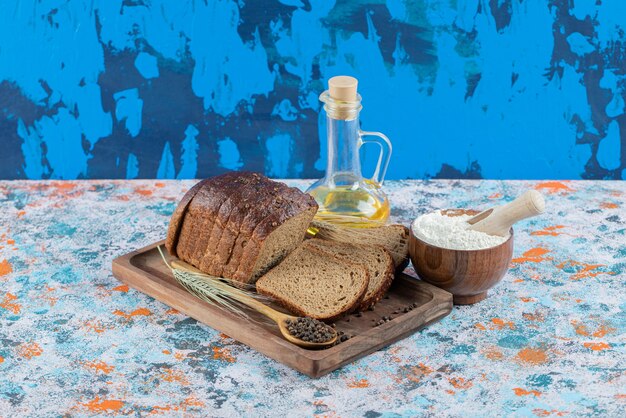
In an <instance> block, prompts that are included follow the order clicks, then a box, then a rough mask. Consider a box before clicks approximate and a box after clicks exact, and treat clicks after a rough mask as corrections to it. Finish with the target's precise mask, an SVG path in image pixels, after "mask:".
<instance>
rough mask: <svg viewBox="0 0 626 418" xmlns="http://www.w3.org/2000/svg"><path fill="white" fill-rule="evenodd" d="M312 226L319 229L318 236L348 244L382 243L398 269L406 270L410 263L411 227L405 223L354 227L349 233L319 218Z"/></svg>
mask: <svg viewBox="0 0 626 418" xmlns="http://www.w3.org/2000/svg"><path fill="white" fill-rule="evenodd" d="M312 226H314V227H315V228H317V229H318V230H319V232H318V234H317V235H316V237H317V238H321V239H327V240H331V241H338V242H346V243H348V244H354V243H358V244H369V245H382V246H383V247H385V249H386V250H387V251H389V254H391V257H392V258H393V262H394V264H395V266H396V271H402V270H404V268H405V267H406V266H407V265H408V264H409V229H408V228H407V227H406V226H404V225H399V224H393V225H386V226H381V227H374V228H362V229H354V230H353V231H349V233H346V231H345V228H342V227H337V226H334V225H332V224H328V223H326V222H320V221H317V220H314V221H313V222H312Z"/></svg>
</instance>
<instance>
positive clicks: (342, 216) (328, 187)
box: [307, 76, 391, 227]
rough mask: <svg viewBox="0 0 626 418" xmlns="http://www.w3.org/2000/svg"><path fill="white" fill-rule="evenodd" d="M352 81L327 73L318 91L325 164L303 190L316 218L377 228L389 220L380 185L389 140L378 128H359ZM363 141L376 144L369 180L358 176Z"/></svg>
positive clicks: (358, 107) (358, 103)
mask: <svg viewBox="0 0 626 418" xmlns="http://www.w3.org/2000/svg"><path fill="white" fill-rule="evenodd" d="M357 84H358V81H357V80H356V79H355V78H353V77H347V76H338V77H333V78H331V79H330V80H329V81H328V85H329V89H328V90H327V91H325V92H323V93H322V94H321V95H320V100H321V101H322V102H323V103H324V110H325V111H326V121H327V136H328V163H327V166H326V175H325V176H324V177H323V178H322V179H320V180H318V181H317V182H316V183H314V184H313V185H312V186H311V187H310V188H309V189H308V190H307V191H308V193H310V194H311V195H312V196H313V197H314V198H315V200H316V201H317V203H318V205H319V210H318V212H317V215H316V219H318V220H321V221H326V222H332V223H335V224H342V225H344V226H351V227H371V226H380V225H383V224H385V222H386V221H387V219H388V218H389V200H388V199H387V196H386V195H385V193H383V191H382V190H381V186H382V183H383V180H384V178H385V173H386V171H387V166H388V165H389V159H390V157H391V142H390V141H389V139H388V138H387V137H386V136H385V135H383V134H381V133H379V132H365V131H361V130H360V128H359V112H360V111H361V109H362V106H361V96H360V95H359V94H358V93H357ZM365 143H376V144H378V145H379V146H380V155H379V157H378V164H377V166H376V170H375V171H374V175H373V177H372V178H363V176H362V174H361V161H360V157H359V148H360V147H361V146H362V145H363V144H365Z"/></svg>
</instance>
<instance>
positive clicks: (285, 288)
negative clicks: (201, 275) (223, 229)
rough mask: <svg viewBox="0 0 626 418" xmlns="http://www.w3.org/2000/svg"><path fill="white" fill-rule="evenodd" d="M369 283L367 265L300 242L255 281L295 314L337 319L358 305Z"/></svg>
mask: <svg viewBox="0 0 626 418" xmlns="http://www.w3.org/2000/svg"><path fill="white" fill-rule="evenodd" d="M368 284H369V275H368V272H367V269H366V268H365V267H364V266H362V265H360V264H355V263H351V262H347V261H344V260H340V259H339V258H336V257H332V256H329V255H328V254H327V253H324V252H321V251H319V250H317V249H315V248H312V247H307V246H300V247H298V248H297V249H296V250H294V251H293V252H292V253H291V254H289V256H287V258H285V259H284V260H283V262H282V263H280V264H279V265H278V266H276V267H274V268H273V269H272V270H270V271H269V272H268V273H266V274H265V275H264V276H263V277H261V278H260V279H259V280H258V281H257V284H256V288H257V291H258V292H259V293H261V294H263V295H266V296H270V297H272V298H274V299H275V300H276V301H278V302H279V303H280V304H281V305H283V306H284V307H285V308H287V309H289V310H290V311H291V312H293V313H294V314H297V315H300V316H308V317H310V318H315V319H318V320H320V321H334V320H336V319H339V318H340V317H342V316H343V315H345V314H346V313H348V312H351V311H352V310H353V309H354V307H355V306H358V305H359V303H360V302H361V300H362V299H363V296H364V295H365V292H366V291H367V286H368Z"/></svg>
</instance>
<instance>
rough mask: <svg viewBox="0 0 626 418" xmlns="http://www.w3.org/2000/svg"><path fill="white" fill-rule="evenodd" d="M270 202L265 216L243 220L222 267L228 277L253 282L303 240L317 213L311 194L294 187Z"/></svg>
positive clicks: (287, 188)
mask: <svg viewBox="0 0 626 418" xmlns="http://www.w3.org/2000/svg"><path fill="white" fill-rule="evenodd" d="M272 203H273V204H272V205H267V207H266V208H265V211H264V213H265V214H266V215H267V216H265V217H264V218H262V219H260V220H259V219H256V220H254V221H253V222H251V221H248V220H247V219H246V220H244V222H243V223H242V230H241V231H240V233H239V235H238V237H237V240H236V241H235V245H234V246H233V250H232V251H233V253H232V256H231V258H230V260H229V262H228V265H227V266H226V268H225V269H224V274H225V275H227V277H232V278H233V279H235V280H238V281H242V282H245V283H254V282H255V281H256V279H258V278H259V277H261V276H262V275H263V274H265V273H266V272H267V271H268V270H269V269H271V268H272V267H274V266H275V265H276V264H278V263H279V262H280V261H281V260H282V259H283V258H284V257H285V256H286V255H287V254H289V253H290V252H291V251H293V250H294V249H295V248H296V247H297V246H298V245H300V244H301V243H302V241H303V240H304V237H305V235H306V230H307V228H308V227H309V224H310V223H311V220H313V217H314V216H315V213H316V212H317V203H315V200H314V199H313V197H311V195H308V194H305V193H302V192H301V191H300V190H298V189H297V188H295V187H286V186H285V190H283V191H282V192H281V193H280V194H279V196H278V198H277V199H275V200H274V201H273V202H272Z"/></svg>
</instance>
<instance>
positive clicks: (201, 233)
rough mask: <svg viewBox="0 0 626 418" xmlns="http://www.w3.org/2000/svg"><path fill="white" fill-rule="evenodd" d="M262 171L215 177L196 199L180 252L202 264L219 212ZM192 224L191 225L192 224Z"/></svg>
mask: <svg viewBox="0 0 626 418" xmlns="http://www.w3.org/2000/svg"><path fill="white" fill-rule="evenodd" d="M258 176H259V175H258V174H257V173H252V172H242V173H237V172H229V173H226V174H222V175H219V176H216V177H212V178H211V179H209V181H208V182H206V183H205V184H204V185H203V187H202V188H201V189H200V190H199V191H198V193H196V196H195V197H194V198H193V199H192V201H191V203H190V204H189V207H188V209H187V213H186V214H185V219H184V220H183V228H182V230H181V234H180V237H179V242H178V246H177V252H178V254H179V256H180V257H181V258H182V259H184V260H185V261H187V262H188V263H190V264H191V265H193V266H195V267H198V268H199V266H200V261H201V260H202V258H203V256H204V253H205V251H206V248H207V245H208V242H209V239H210V237H211V231H212V228H213V222H214V220H215V215H216V214H217V212H218V211H219V208H220V207H221V205H222V203H224V201H225V200H226V199H227V198H228V196H229V195H230V194H231V193H232V192H233V191H234V190H237V189H238V188H240V187H242V186H243V185H245V184H246V183H248V182H250V181H253V180H254V179H256V178H257V177H258ZM188 225H189V226H188Z"/></svg>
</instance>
